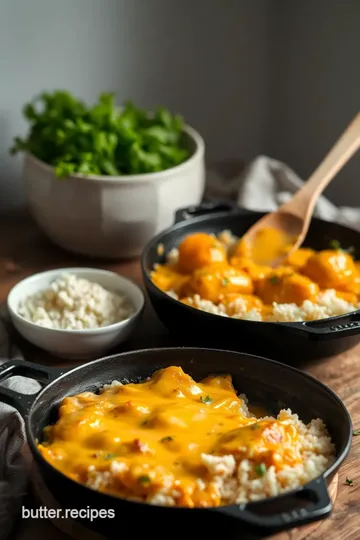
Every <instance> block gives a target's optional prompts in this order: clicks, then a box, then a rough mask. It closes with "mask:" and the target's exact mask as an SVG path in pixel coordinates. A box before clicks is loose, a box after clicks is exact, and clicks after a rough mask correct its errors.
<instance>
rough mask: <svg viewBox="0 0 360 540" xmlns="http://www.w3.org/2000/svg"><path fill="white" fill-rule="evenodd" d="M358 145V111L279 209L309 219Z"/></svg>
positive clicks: (359, 139) (359, 145) (359, 119)
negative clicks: (312, 170) (320, 197)
mask: <svg viewBox="0 0 360 540" xmlns="http://www.w3.org/2000/svg"><path fill="white" fill-rule="evenodd" d="M359 147H360V113H358V114H357V115H356V116H355V118H354V120H353V121H352V122H351V124H350V125H349V126H348V127H347V129H346V130H345V131H344V133H343V134H342V135H341V137H340V138H339V139H338V141H337V142H336V143H335V145H334V146H333V147H332V149H331V150H330V152H329V153H328V154H327V155H326V156H325V158H324V160H323V161H322V163H321V164H320V165H319V166H318V168H317V169H316V170H315V171H314V173H313V174H312V175H311V176H310V178H309V180H308V181H307V182H306V183H305V184H304V186H303V187H302V188H301V189H299V191H298V192H297V193H296V195H295V196H294V197H293V198H292V199H291V201H289V202H288V203H285V204H284V205H283V206H282V207H281V211H285V212H290V213H292V214H295V215H297V216H299V217H301V218H303V219H304V220H305V221H307V220H310V219H311V216H312V213H313V210H314V207H315V205H316V202H317V199H318V197H319V196H320V195H321V193H322V192H323V191H324V189H325V188H326V186H327V185H328V184H329V183H330V181H331V180H332V179H333V178H334V176H335V175H336V174H337V173H338V171H339V170H340V169H341V168H342V167H343V166H344V165H345V164H346V163H347V161H349V159H350V158H351V156H352V155H353V154H354V153H355V152H356V151H357V150H358V149H359Z"/></svg>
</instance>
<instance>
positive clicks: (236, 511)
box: [216, 477, 332, 537]
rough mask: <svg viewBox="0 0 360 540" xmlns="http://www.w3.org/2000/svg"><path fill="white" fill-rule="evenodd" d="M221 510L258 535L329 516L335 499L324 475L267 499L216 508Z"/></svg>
mask: <svg viewBox="0 0 360 540" xmlns="http://www.w3.org/2000/svg"><path fill="white" fill-rule="evenodd" d="M216 510H217V511H218V512H220V513H221V514H224V515H226V516H229V517H230V516H231V517H232V518H235V519H237V520H239V521H242V522H243V523H244V525H245V526H246V528H247V529H249V532H250V533H252V534H254V535H256V536H260V537H263V536H272V535H274V534H277V533H280V532H282V531H288V530H290V529H293V528H294V527H302V526H304V525H308V524H309V523H314V522H316V521H320V520H322V519H325V518H327V517H329V516H330V515H331V513H332V501H331V499H330V496H329V492H328V490H327V486H326V482H325V480H324V478H323V477H320V478H317V479H316V480H313V481H312V482H310V483H309V484H307V485H305V486H304V487H302V488H299V489H297V490H296V491H293V492H292V493H287V494H286V493H285V494H284V495H281V496H279V497H276V499H274V500H273V501H271V500H269V499H268V500H266V499H264V501H259V502H256V503H250V504H245V505H231V506H225V507H222V508H221V507H220V508H218V509H216Z"/></svg>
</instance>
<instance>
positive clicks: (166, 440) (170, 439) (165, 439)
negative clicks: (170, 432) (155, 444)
mask: <svg viewBox="0 0 360 540" xmlns="http://www.w3.org/2000/svg"><path fill="white" fill-rule="evenodd" d="M173 440H174V437H170V436H168V437H163V438H162V439H161V442H170V441H173Z"/></svg>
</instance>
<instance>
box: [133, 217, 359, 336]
mask: <svg viewBox="0 0 360 540" xmlns="http://www.w3.org/2000/svg"><path fill="white" fill-rule="evenodd" d="M236 210H239V215H240V216H241V215H243V216H247V215H250V214H251V213H255V214H264V212H255V211H254V212H253V211H251V212H250V211H248V210H245V209H242V208H240V207H239V208H238V209H236ZM236 210H235V211H234V214H231V213H230V212H229V211H225V212H216V213H214V214H205V215H201V216H197V217H192V218H189V219H187V220H183V221H179V222H178V223H174V224H173V225H171V226H170V227H168V228H167V229H165V230H164V231H161V232H160V233H158V234H157V235H156V236H154V237H153V238H152V239H151V240H150V241H149V242H148V244H147V245H146V246H145V247H144V249H143V251H142V253H141V257H140V265H141V270H142V273H143V277H144V278H146V281H148V283H147V284H146V283H145V285H146V286H147V287H152V288H153V289H154V290H156V292H157V294H160V295H161V296H162V298H164V299H166V300H168V301H170V302H171V303H173V305H175V304H176V305H179V304H180V305H181V306H182V307H183V308H184V309H187V310H190V311H192V312H194V311H196V312H199V311H200V313H201V314H202V315H204V316H206V317H207V318H210V317H211V318H212V317H216V318H221V319H224V317H222V316H221V315H217V314H216V313H208V312H207V311H201V310H199V309H198V308H195V307H192V306H188V305H187V304H181V302H180V301H179V300H176V299H175V298H172V297H171V296H169V295H168V294H166V293H165V292H164V291H162V290H161V289H159V287H158V286H157V285H155V283H153V281H152V280H151V277H150V275H149V271H148V270H147V269H146V266H147V259H148V257H149V252H150V250H151V249H152V248H153V247H156V245H159V244H161V240H162V239H163V237H164V236H166V235H167V234H170V233H173V232H176V231H177V230H178V229H181V228H182V227H184V226H185V224H188V223H189V224H190V223H206V222H207V221H208V220H209V219H210V218H224V217H228V216H229V215H236ZM242 211H243V212H244V213H242ZM312 221H316V222H320V223H333V224H334V225H338V226H339V227H343V228H344V229H347V230H349V231H352V232H354V233H356V232H357V231H356V230H355V229H351V228H350V227H346V226H345V225H340V224H338V223H334V222H327V221H325V220H323V219H320V218H313V219H312ZM174 247H176V246H174ZM144 281H145V280H144ZM356 314H360V309H355V310H354V311H349V313H344V314H343V315H335V316H333V317H326V318H325V319H318V320H315V321H296V322H276V321H274V322H270V321H249V320H247V319H232V320H233V321H236V323H235V324H238V323H249V324H253V325H255V324H262V325H266V326H267V327H268V328H269V327H270V326H272V327H273V326H274V325H277V326H281V327H283V328H286V327H288V328H289V327H292V328H299V327H304V328H305V329H306V327H310V328H311V327H312V326H313V327H316V326H317V325H318V324H319V323H320V324H325V322H326V323H329V324H332V323H334V324H335V325H336V324H339V323H341V321H343V320H344V318H345V317H348V316H354V315H356Z"/></svg>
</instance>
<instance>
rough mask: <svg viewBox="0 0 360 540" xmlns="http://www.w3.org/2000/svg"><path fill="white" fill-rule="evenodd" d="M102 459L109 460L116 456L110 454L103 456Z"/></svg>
mask: <svg viewBox="0 0 360 540" xmlns="http://www.w3.org/2000/svg"><path fill="white" fill-rule="evenodd" d="M103 457H104V459H106V460H109V459H114V458H115V457H116V454H112V453H109V454H104V456H103Z"/></svg>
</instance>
